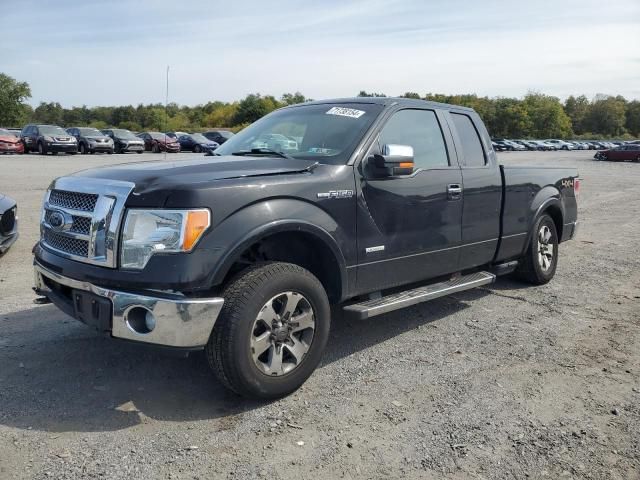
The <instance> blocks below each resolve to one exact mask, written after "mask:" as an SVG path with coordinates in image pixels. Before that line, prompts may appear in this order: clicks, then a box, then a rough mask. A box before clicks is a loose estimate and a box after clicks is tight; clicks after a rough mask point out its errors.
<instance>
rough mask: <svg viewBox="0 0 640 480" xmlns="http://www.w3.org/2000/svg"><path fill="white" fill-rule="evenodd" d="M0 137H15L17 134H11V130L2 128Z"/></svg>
mask: <svg viewBox="0 0 640 480" xmlns="http://www.w3.org/2000/svg"><path fill="white" fill-rule="evenodd" d="M0 135H7V136H11V137H15V136H16V134H15V133H13V132H10V131H9V130H5V129H4V128H0Z"/></svg>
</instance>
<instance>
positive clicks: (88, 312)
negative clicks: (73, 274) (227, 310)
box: [34, 262, 224, 348]
mask: <svg viewBox="0 0 640 480" xmlns="http://www.w3.org/2000/svg"><path fill="white" fill-rule="evenodd" d="M34 272H35V291H36V292H37V293H38V294H41V295H44V296H46V297H47V298H49V300H51V301H52V302H53V303H54V304H55V305H56V306H57V307H58V308H60V310H62V311H63V312H65V313H67V314H68V315H70V316H72V317H74V318H75V319H77V320H80V321H81V322H83V323H85V324H88V325H91V326H94V327H95V328H97V329H98V330H102V331H107V332H110V334H111V336H113V337H115V338H121V339H125V340H132V341H136V342H142V343H149V344H155V345H162V346H169V347H181V348H201V347H203V346H204V345H205V344H206V343H207V341H208V340H209V336H210V335H211V331H212V330H213V326H214V325H215V322H216V320H217V318H218V315H219V314H220V310H221V309H222V305H223V303H224V300H223V299H222V298H219V297H215V298H193V297H185V296H182V295H179V294H169V293H164V292H155V291H153V292H149V291H147V292H144V293H142V292H140V293H137V292H124V291H118V290H111V289H107V288H103V287H99V286H97V285H94V284H92V283H88V282H83V281H80V280H74V279H72V278H68V277H64V276H62V275H60V274H58V273H56V272H53V271H51V270H49V269H47V268H45V267H43V266H42V265H40V264H39V263H38V262H34ZM147 312H150V313H151V314H152V315H153V319H154V323H155V326H154V328H152V329H151V330H150V331H147V332H144V333H143V332H142V330H146V328H144V327H142V328H141V320H140V319H141V313H142V317H143V318H144V317H145V314H146V313H147ZM143 325H144V323H143Z"/></svg>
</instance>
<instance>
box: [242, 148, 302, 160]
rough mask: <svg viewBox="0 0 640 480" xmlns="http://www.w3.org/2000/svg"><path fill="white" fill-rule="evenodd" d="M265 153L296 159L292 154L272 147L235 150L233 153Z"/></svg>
mask: <svg viewBox="0 0 640 480" xmlns="http://www.w3.org/2000/svg"><path fill="white" fill-rule="evenodd" d="M256 153H257V154H263V155H275V156H277V157H280V158H287V159H289V160H295V158H293V157H292V156H291V155H288V154H286V153H284V152H278V151H277V150H271V149H270V148H252V149H251V150H239V151H237V152H233V153H232V154H231V155H237V156H242V155H252V154H256Z"/></svg>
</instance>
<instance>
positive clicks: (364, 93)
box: [358, 90, 386, 97]
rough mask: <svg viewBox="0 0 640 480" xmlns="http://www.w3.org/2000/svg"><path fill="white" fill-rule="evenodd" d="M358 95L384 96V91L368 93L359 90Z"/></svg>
mask: <svg viewBox="0 0 640 480" xmlns="http://www.w3.org/2000/svg"><path fill="white" fill-rule="evenodd" d="M358 96H359V97H386V95H385V94H384V93H368V92H365V91H364V90H360V93H358Z"/></svg>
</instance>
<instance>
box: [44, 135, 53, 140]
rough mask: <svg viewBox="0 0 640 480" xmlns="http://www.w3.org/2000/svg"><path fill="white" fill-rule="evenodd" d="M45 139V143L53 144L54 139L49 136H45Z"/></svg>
mask: <svg viewBox="0 0 640 480" xmlns="http://www.w3.org/2000/svg"><path fill="white" fill-rule="evenodd" d="M43 138H44V141H45V142H53V137H50V136H49V135H45V136H44V137H43Z"/></svg>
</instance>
